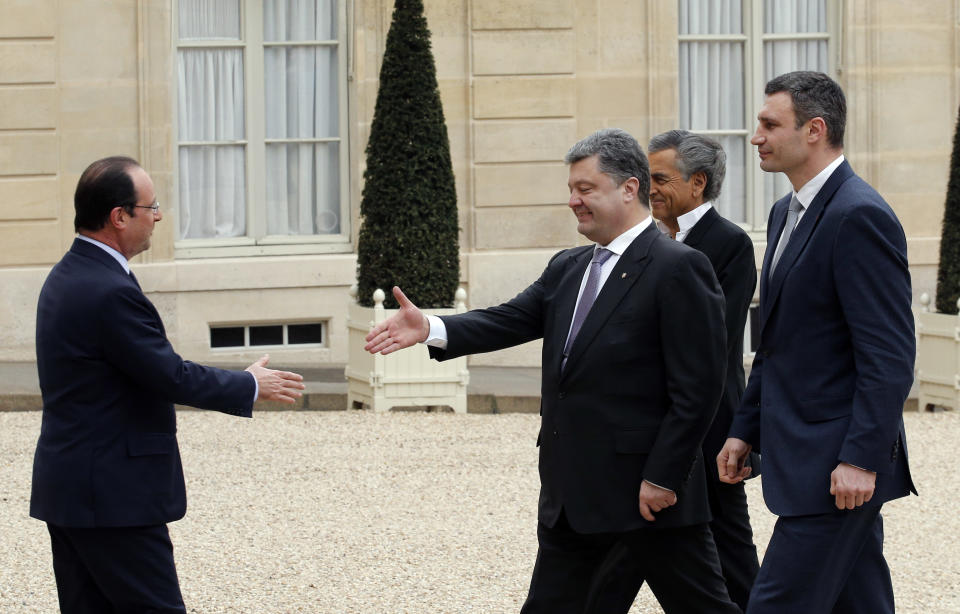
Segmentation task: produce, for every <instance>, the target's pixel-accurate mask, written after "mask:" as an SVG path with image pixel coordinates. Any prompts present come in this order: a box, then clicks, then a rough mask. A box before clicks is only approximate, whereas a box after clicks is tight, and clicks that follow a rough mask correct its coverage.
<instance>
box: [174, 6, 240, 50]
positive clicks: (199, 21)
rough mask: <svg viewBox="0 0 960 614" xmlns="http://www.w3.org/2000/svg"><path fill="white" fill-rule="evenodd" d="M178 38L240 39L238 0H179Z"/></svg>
mask: <svg viewBox="0 0 960 614" xmlns="http://www.w3.org/2000/svg"><path fill="white" fill-rule="evenodd" d="M177 14H178V16H179V19H178V20H177V22H178V23H179V24H180V31H179V34H180V40H218V39H226V40H240V0H180V4H179V5H178V6H177Z"/></svg>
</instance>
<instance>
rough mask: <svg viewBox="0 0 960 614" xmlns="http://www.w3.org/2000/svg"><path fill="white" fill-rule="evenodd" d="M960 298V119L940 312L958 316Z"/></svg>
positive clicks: (943, 244)
mask: <svg viewBox="0 0 960 614" xmlns="http://www.w3.org/2000/svg"><path fill="white" fill-rule="evenodd" d="M957 298H960V118H958V119H957V127H956V130H955V131H954V135H953V154H952V155H951V156H950V181H949V182H948V183H947V202H946V204H945V206H944V209H943V228H942V230H941V234H940V267H939V269H938V270H937V311H939V312H940V313H952V314H955V313H957Z"/></svg>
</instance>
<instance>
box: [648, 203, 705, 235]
mask: <svg viewBox="0 0 960 614" xmlns="http://www.w3.org/2000/svg"><path fill="white" fill-rule="evenodd" d="M710 209H713V203H711V202H709V201H708V202H705V203H703V204H702V205H700V206H699V207H696V208H695V209H691V210H690V211H687V212H686V213H684V214H683V215H679V216H677V226H679V227H680V230H678V231H677V234H676V236H675V237H673V238H674V239H675V240H677V241H680V242H681V243H683V240H684V239H686V238H687V235H688V234H690V231H691V230H693V227H694V226H696V225H697V222H699V221H700V219H701V218H702V217H703V216H704V215H706V214H707V211H709V210H710ZM656 222H657V228H659V229H660V232H662V233H663V234H665V235H668V234H670V229H669V228H668V227H667V225H666V224H664V223H663V222H661V221H660V220H656Z"/></svg>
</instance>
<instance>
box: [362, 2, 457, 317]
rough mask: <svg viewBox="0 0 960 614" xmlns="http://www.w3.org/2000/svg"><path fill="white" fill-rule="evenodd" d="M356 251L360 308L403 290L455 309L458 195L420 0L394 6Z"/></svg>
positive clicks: (423, 302) (420, 300) (422, 301)
mask: <svg viewBox="0 0 960 614" xmlns="http://www.w3.org/2000/svg"><path fill="white" fill-rule="evenodd" d="M363 176H364V188H363V201H362V202H361V204H360V214H361V216H362V218H363V222H362V226H361V228H360V236H359V244H358V247H357V252H358V253H357V255H358V265H357V269H358V270H357V287H358V297H357V298H358V301H359V302H360V304H361V305H366V306H371V305H372V304H373V299H372V294H373V291H374V290H375V289H377V288H381V289H383V290H384V292H386V294H387V301H386V303H385V305H386V306H387V307H388V308H393V307H396V301H394V299H393V296H392V294H391V292H390V289H391V288H392V287H393V286H395V285H396V286H400V287H401V288H402V289H403V291H404V293H406V295H407V296H408V297H409V298H410V300H412V301H413V302H414V303H416V304H417V305H418V306H420V307H426V308H431V307H449V306H451V305H453V295H454V293H455V292H456V290H457V284H458V282H459V279H460V260H459V255H460V249H459V245H458V232H459V228H458V224H457V193H456V188H455V185H454V178H453V166H452V164H451V162H450V142H449V140H448V138H447V127H446V124H445V123H444V118H443V107H442V105H441V103H440V91H439V90H438V88H437V75H436V68H435V66H434V62H433V53H432V52H431V50H430V31H429V30H428V29H427V20H426V18H425V17H424V14H423V2H422V0H396V4H395V6H394V11H393V22H392V23H391V25H390V32H389V33H388V34H387V45H386V50H385V52H384V56H383V66H382V67H381V69H380V89H379V91H378V92H377V104H376V109H375V111H374V115H373V124H372V125H371V128H370V141H369V143H368V144H367V169H366V171H365V172H364V175H363Z"/></svg>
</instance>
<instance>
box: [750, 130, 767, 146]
mask: <svg viewBox="0 0 960 614" xmlns="http://www.w3.org/2000/svg"><path fill="white" fill-rule="evenodd" d="M764 140H765V139H764V138H763V137H762V136H760V131H759V130H758V131H757V132H754V133H753V137H751V139H750V144H751V145H760V144H762V143H763V141H764Z"/></svg>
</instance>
